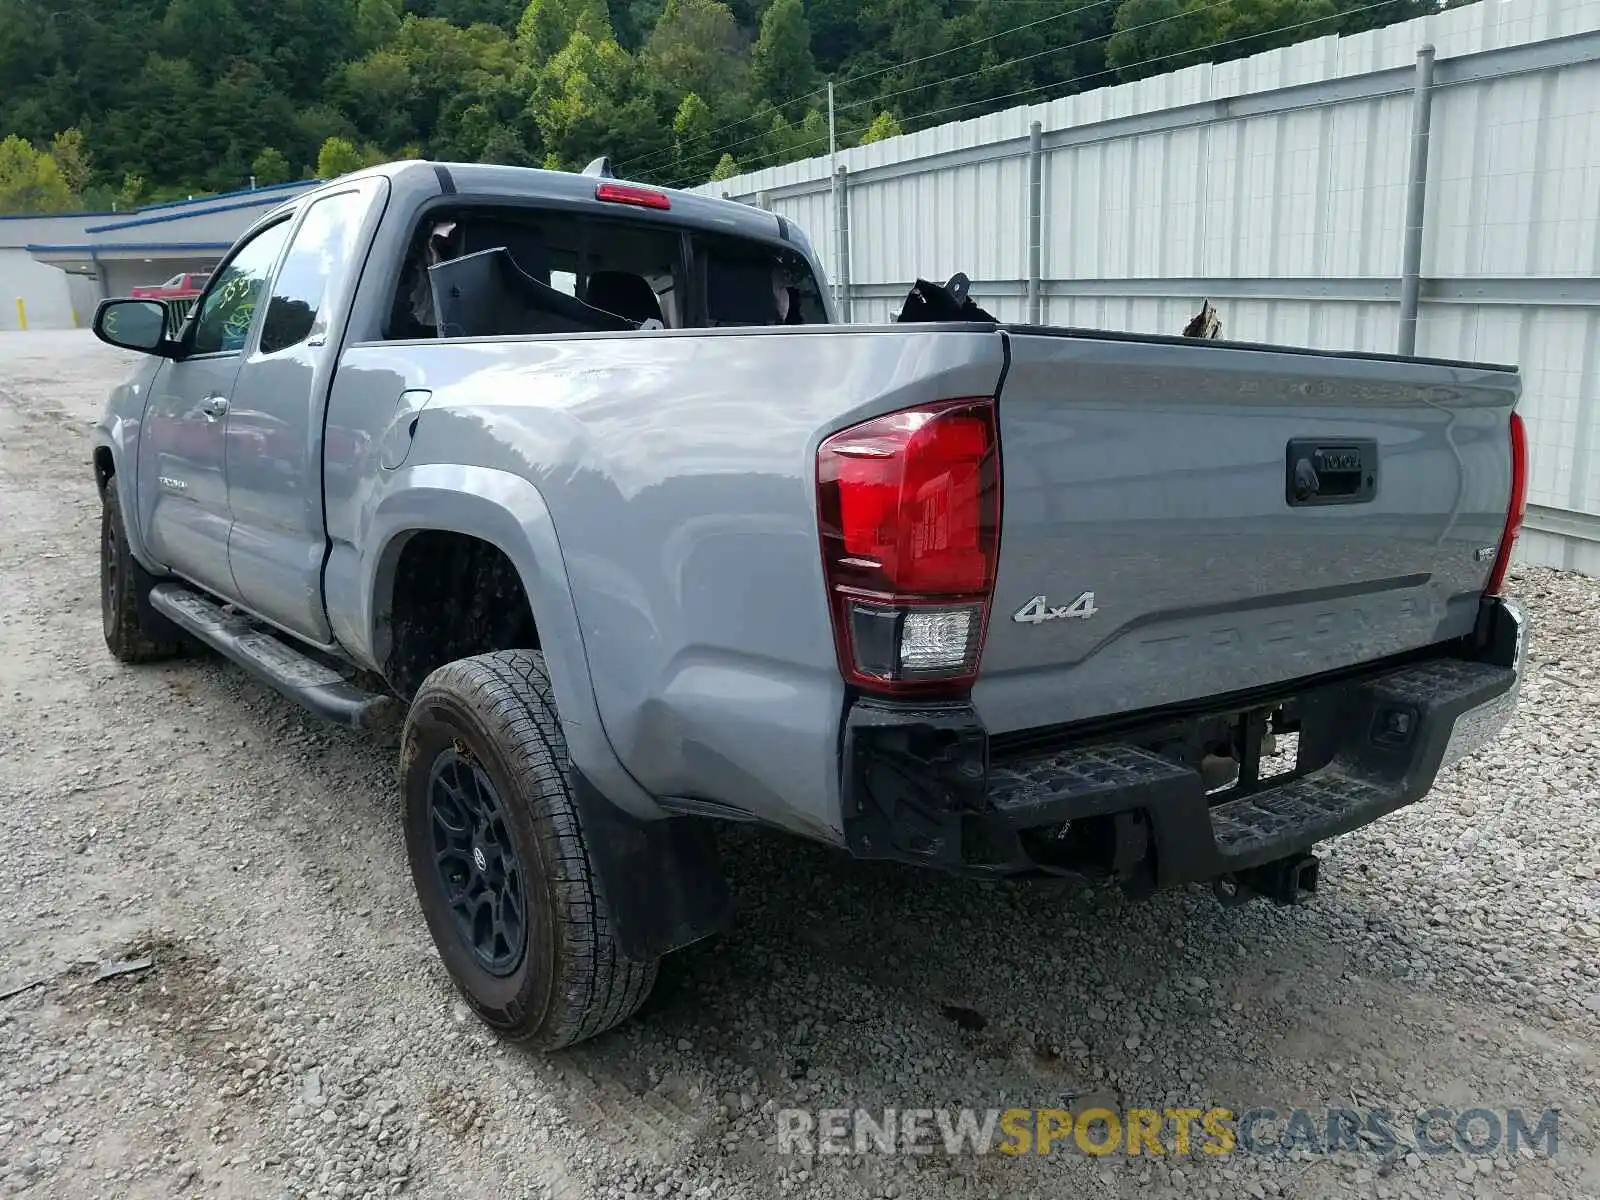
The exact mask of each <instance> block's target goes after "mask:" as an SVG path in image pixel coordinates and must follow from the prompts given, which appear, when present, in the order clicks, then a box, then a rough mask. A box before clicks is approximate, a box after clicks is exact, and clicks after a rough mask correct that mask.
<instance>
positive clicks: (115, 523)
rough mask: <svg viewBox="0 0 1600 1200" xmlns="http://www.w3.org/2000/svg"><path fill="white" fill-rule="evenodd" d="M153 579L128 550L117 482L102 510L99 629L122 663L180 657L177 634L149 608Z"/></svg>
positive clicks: (109, 483)
mask: <svg viewBox="0 0 1600 1200" xmlns="http://www.w3.org/2000/svg"><path fill="white" fill-rule="evenodd" d="M155 583H156V580H155V576H153V575H151V574H150V572H149V571H146V570H145V569H144V568H143V567H141V566H140V565H139V562H138V560H137V559H136V558H134V557H133V552H132V551H131V550H129V549H128V529H127V526H126V525H124V524H123V520H122V502H121V501H120V500H119V499H118V498H117V485H116V482H115V480H107V481H106V491H105V498H104V499H103V500H102V501H101V505H100V623H101V626H102V628H103V630H104V633H105V638H106V648H107V649H108V650H110V651H111V653H112V655H113V656H114V657H116V658H117V659H119V660H120V661H122V662H125V663H145V662H159V661H160V660H161V659H164V658H173V657H175V656H176V655H178V654H181V653H182V652H183V638H182V636H181V635H180V634H179V632H178V630H177V629H176V628H175V627H174V626H173V625H172V624H171V623H170V622H168V621H167V620H166V619H164V618H163V617H162V616H161V615H160V614H159V613H157V612H154V611H152V610H151V608H150V589H151V588H152V587H154V586H155Z"/></svg>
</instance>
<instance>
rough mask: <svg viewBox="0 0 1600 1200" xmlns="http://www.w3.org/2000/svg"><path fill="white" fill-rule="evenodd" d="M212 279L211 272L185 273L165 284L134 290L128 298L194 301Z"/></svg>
mask: <svg viewBox="0 0 1600 1200" xmlns="http://www.w3.org/2000/svg"><path fill="white" fill-rule="evenodd" d="M210 278H211V272H210V271H185V272H184V273H183V274H181V275H174V276H173V277H172V278H171V279H169V280H167V281H166V282H165V283H157V284H152V285H151V286H149V287H136V288H133V289H131V290H130V291H129V292H128V296H129V297H130V298H131V299H134V300H193V299H194V298H195V297H196V296H198V295H199V294H200V293H201V292H202V291H203V290H205V286H206V280H208V279H210Z"/></svg>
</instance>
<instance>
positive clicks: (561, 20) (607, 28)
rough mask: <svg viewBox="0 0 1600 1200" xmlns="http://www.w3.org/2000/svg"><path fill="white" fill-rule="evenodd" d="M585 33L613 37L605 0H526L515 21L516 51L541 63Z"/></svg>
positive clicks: (536, 63)
mask: <svg viewBox="0 0 1600 1200" xmlns="http://www.w3.org/2000/svg"><path fill="white" fill-rule="evenodd" d="M575 33H584V34H587V35H588V36H589V37H591V38H593V39H594V40H595V41H597V42H599V41H604V40H606V39H607V38H611V37H613V36H614V35H613V33H612V29H611V14H610V13H609V12H607V11H606V6H605V0H529V3H528V7H527V8H525V9H523V11H522V19H521V20H519V21H518V22H517V53H518V54H520V55H521V56H522V57H523V59H524V61H526V62H528V63H529V64H531V65H533V66H536V67H538V66H543V65H544V64H545V63H547V62H549V61H550V60H551V59H552V58H554V57H555V56H556V55H557V54H558V53H560V51H561V49H562V47H563V46H565V45H566V44H567V43H568V42H569V41H571V40H572V35H573V34H575Z"/></svg>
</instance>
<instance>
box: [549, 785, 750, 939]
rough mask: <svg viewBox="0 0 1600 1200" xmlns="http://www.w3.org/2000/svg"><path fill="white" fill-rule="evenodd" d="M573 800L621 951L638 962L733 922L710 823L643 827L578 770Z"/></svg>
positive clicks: (679, 820)
mask: <svg viewBox="0 0 1600 1200" xmlns="http://www.w3.org/2000/svg"><path fill="white" fill-rule="evenodd" d="M574 775H575V777H576V780H575V785H574V787H573V800H574V802H575V803H576V804H577V808H578V820H579V821H581V822H582V824H583V831H584V835H585V836H584V843H585V848H586V849H587V850H588V852H589V857H590V859H591V860H592V861H593V863H594V867H595V870H596V871H598V872H599V875H600V882H601V884H602V885H603V886H604V887H605V891H606V899H607V900H608V901H609V903H610V906H611V914H612V918H613V920H614V921H615V923H616V928H615V930H614V933H615V936H616V939H617V945H618V947H619V948H620V949H621V951H622V953H623V954H624V955H625V956H626V957H627V958H629V959H630V960H632V961H633V962H649V961H650V960H652V959H656V958H660V957H661V956H662V955H663V954H666V953H667V952H668V951H671V950H679V949H682V948H683V947H684V946H687V945H689V944H691V943H693V942H697V941H699V940H700V939H701V938H704V937H709V936H710V935H711V934H713V933H720V932H722V931H723V930H724V929H726V928H728V926H729V925H730V924H732V922H733V892H732V890H731V889H730V888H729V887H728V881H727V880H726V879H725V878H724V877H723V874H722V860H721V856H720V855H719V854H718V852H717V842H716V837H715V836H714V834H713V833H712V829H711V822H710V821H709V820H707V819H705V818H703V817H667V818H666V819H665V820H661V821H641V820H638V819H637V818H636V817H633V816H631V815H629V814H628V813H626V812H624V811H623V810H622V809H620V808H618V807H617V806H616V805H615V804H613V803H611V801H610V800H608V799H606V797H605V796H604V795H602V794H601V793H600V791H599V789H597V788H596V787H595V786H594V785H593V784H592V783H590V782H589V781H588V780H587V779H585V778H584V777H583V775H581V774H579V773H577V772H574Z"/></svg>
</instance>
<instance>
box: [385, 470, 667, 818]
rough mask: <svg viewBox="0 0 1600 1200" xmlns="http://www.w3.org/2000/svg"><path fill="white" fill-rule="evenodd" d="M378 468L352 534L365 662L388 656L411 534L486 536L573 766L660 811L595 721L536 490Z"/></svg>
mask: <svg viewBox="0 0 1600 1200" xmlns="http://www.w3.org/2000/svg"><path fill="white" fill-rule="evenodd" d="M385 474H386V476H387V478H386V480H385V483H384V488H383V493H382V495H381V496H380V497H379V498H378V500H377V502H376V503H375V504H374V505H373V507H372V509H371V513H370V516H369V517H368V518H367V519H366V520H365V521H364V522H363V525H364V528H363V530H362V533H361V538H360V545H361V546H362V547H363V554H362V562H361V588H360V594H361V603H362V613H361V626H360V627H361V629H362V630H363V631H364V632H365V633H366V634H367V636H368V639H369V640H368V645H369V646H370V648H371V657H372V659H373V661H374V662H376V663H380V664H381V663H382V662H383V661H384V660H385V659H386V658H387V657H388V652H389V642H390V637H391V625H390V610H391V604H392V596H393V593H394V575H395V569H396V567H397V566H398V564H399V561H400V552H401V550H402V549H404V547H405V544H406V542H407V541H408V540H409V539H410V537H411V536H412V535H413V534H417V533H421V532H424V531H427V530H439V531H443V532H450V533H460V534H464V535H466V536H469V537H475V538H479V539H481V540H482V541H485V542H488V543H489V544H491V545H493V546H495V547H497V548H498V549H499V550H500V551H501V553H503V554H504V555H505V556H506V557H507V558H508V559H510V560H511V564H512V566H513V567H515V568H516V571H517V575H518V576H519V577H520V579H521V580H522V587H523V590H524V591H525V592H526V593H527V595H528V602H529V604H530V605H531V606H532V608H533V619H534V623H535V624H536V625H537V626H538V629H539V643H540V647H541V649H542V650H543V652H544V659H545V666H546V668H547V669H548V670H549V672H550V687H551V689H552V691H553V692H554V694H555V701H556V710H557V712H558V713H559V714H560V717H561V725H562V730H563V732H564V733H565V734H566V738H567V751H568V754H569V755H570V756H571V759H572V764H573V766H574V767H576V768H577V769H578V770H579V771H580V772H582V774H583V775H584V776H585V777H587V778H588V779H589V780H590V781H592V782H593V783H594V784H595V785H596V786H597V787H598V788H599V789H600V790H601V792H603V793H604V795H605V796H606V797H607V798H608V799H610V800H611V801H612V802H613V803H615V804H616V805H618V806H619V807H621V808H623V809H625V810H626V811H627V812H629V813H631V814H632V815H633V816H635V817H638V818H640V819H644V820H655V819H659V818H662V817H665V816H666V815H667V814H666V813H665V812H664V811H663V810H662V809H661V808H660V807H659V806H658V805H657V804H656V803H655V801H654V799H652V798H651V796H650V795H649V793H647V792H646V791H645V790H644V789H643V788H641V787H640V786H639V784H638V782H637V781H636V780H635V779H634V778H633V776H632V775H630V774H628V772H627V770H626V768H624V767H623V766H622V763H621V762H620V761H619V760H618V758H617V754H616V751H615V750H614V749H613V748H612V746H611V742H610V740H609V739H608V738H607V737H606V733H605V729H604V727H603V726H602V725H601V723H600V713H599V710H598V708H597V707H596V704H595V697H594V688H593V685H592V684H591V682H590V676H589V662H588V656H587V654H586V652H585V650H584V644H583V630H582V628H581V626H580V624H579V622H578V613H577V608H576V606H575V605H574V603H573V600H572V590H571V587H570V586H569V584H568V582H567V570H566V563H565V560H564V558H563V557H562V554H561V545H560V542H559V541H558V540H557V537H556V528H555V523H554V522H553V521H552V520H551V517H550V510H549V509H548V508H547V507H546V506H545V502H544V497H543V496H541V495H540V494H539V490H538V489H537V488H536V487H534V485H533V484H531V483H529V482H528V481H527V480H526V479H523V478H522V477H521V476H518V475H513V474H511V473H510V472H507V471H500V470H496V469H494V468H492V467H469V466H460V465H456V464H443V463H429V464H420V465H417V466H412V467H402V468H400V469H398V470H395V471H393V472H386V473H385Z"/></svg>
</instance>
